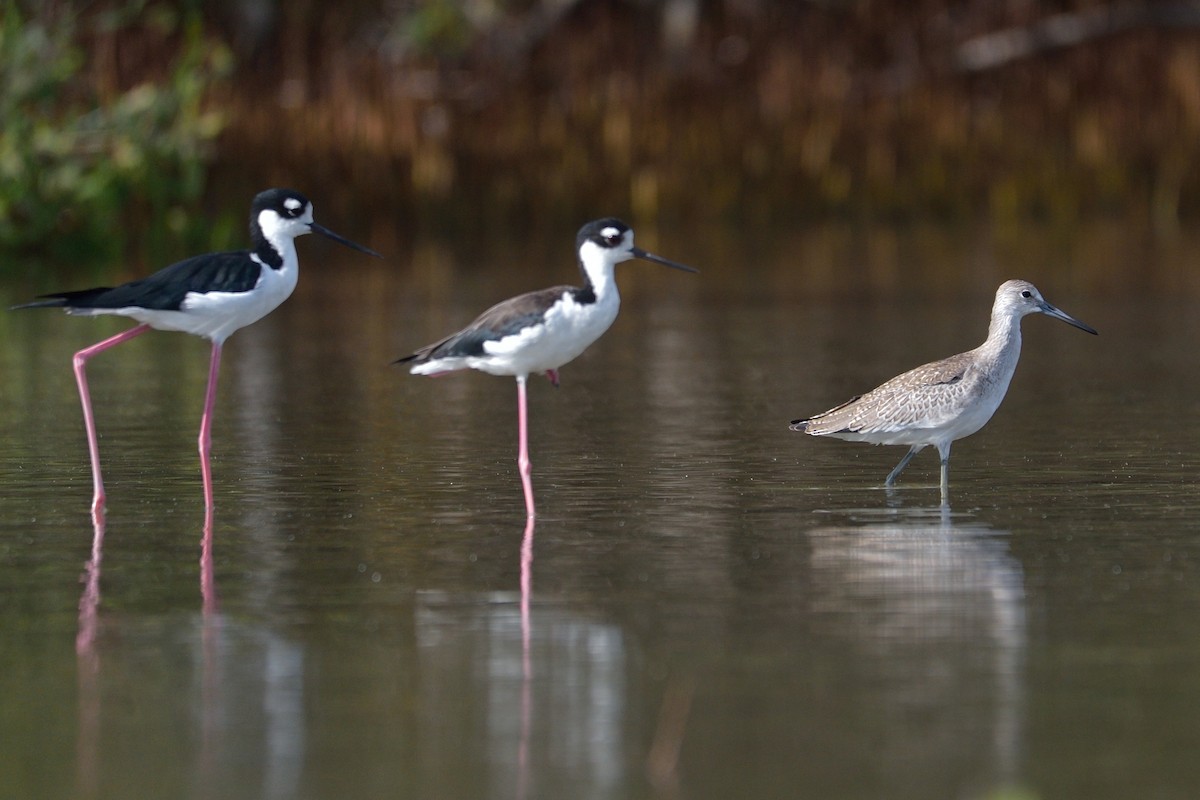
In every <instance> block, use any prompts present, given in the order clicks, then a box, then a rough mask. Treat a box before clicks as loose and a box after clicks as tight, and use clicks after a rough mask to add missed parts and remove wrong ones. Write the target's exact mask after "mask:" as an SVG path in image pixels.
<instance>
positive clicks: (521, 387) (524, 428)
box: [517, 375, 534, 517]
mask: <svg viewBox="0 0 1200 800" xmlns="http://www.w3.org/2000/svg"><path fill="white" fill-rule="evenodd" d="M527 377H528V376H526V375H518V376H517V436H518V437H519V438H520V445H519V449H518V451H517V467H518V468H519V469H520V470H521V486H522V487H523V488H524V489H525V515H526V516H527V517H533V515H534V510H533V481H532V480H530V477H529V476H530V473H531V469H530V467H531V466H532V465H531V464H530V463H529V420H528V413H527V412H526V410H525V380H526V378H527Z"/></svg>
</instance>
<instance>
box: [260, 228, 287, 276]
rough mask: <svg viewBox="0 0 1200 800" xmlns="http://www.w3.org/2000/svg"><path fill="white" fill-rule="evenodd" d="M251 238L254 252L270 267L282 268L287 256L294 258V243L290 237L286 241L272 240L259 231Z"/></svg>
mask: <svg viewBox="0 0 1200 800" xmlns="http://www.w3.org/2000/svg"><path fill="white" fill-rule="evenodd" d="M253 239H254V254H255V255H256V256H258V258H259V260H260V261H262V263H264V264H266V265H267V266H268V267H270V268H271V269H283V266H284V263H285V262H287V260H288V258H289V256H291V257H292V260H295V258H294V254H295V252H296V245H295V243H294V242H293V241H292V240H291V239H288V240H287V241H286V242H273V241H271V240H270V239H268V238H267V237H266V236H263V235H262V233H261V232H258V233H256V235H255V236H254V237H253Z"/></svg>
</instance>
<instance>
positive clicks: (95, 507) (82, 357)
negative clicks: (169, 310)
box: [74, 324, 150, 516]
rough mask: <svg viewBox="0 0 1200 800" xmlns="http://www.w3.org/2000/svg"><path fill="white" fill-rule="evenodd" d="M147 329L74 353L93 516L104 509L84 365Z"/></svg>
mask: <svg viewBox="0 0 1200 800" xmlns="http://www.w3.org/2000/svg"><path fill="white" fill-rule="evenodd" d="M148 330H150V326H149V325H146V324H142V325H138V326H136V327H133V328H130V329H129V330H127V331H125V332H124V333H118V334H117V335H116V336H112V337H110V338H108V339H105V340H104V341H102V342H97V343H96V344H94V345H92V346H91V347H85V348H84V349H82V350H80V351H79V352H78V353H76V354H75V359H74V364H75V383H77V384H78V385H79V401H80V402H81V403H83V426H84V427H85V428H87V437H88V452H89V453H90V454H91V457H92V489H93V491H92V514H93V516H94V515H96V514H100V513H103V511H104V481H103V480H102V479H101V478H100V443H99V441H98V440H97V439H96V418H95V417H94V416H93V415H92V396H91V393H89V392H88V384H87V374H86V372H85V371H84V366H85V365H86V364H87V360H88V359H89V358H91V357H92V356H94V355H96V354H97V353H102V352H104V351H105V350H107V349H108V348H110V347H115V346H117V345H119V344H120V343H121V342H127V341H129V340H130V339H132V338H133V337H135V336H141V335H142V334H143V333H145V332H146V331H148Z"/></svg>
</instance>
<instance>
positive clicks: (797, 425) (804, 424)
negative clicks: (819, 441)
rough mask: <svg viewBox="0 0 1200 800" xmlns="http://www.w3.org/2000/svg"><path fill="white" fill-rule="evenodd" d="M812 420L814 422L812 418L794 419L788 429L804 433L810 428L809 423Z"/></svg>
mask: <svg viewBox="0 0 1200 800" xmlns="http://www.w3.org/2000/svg"><path fill="white" fill-rule="evenodd" d="M810 422H812V420H811V419H794V420H792V422H791V424H790V425H788V429H790V430H793V431H797V432H798V433H804V432H805V430H807V428H808V423H810Z"/></svg>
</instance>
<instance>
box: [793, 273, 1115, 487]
mask: <svg viewBox="0 0 1200 800" xmlns="http://www.w3.org/2000/svg"><path fill="white" fill-rule="evenodd" d="M1033 313H1039V314H1046V315H1047V316H1050V317H1054V318H1055V319H1060V320H1062V321H1063V322H1066V323H1069V324H1071V325H1074V326H1075V327H1076V328H1079V329H1080V330H1083V331H1087V332H1088V333H1091V334H1095V333H1096V331H1095V329H1093V328H1092V327H1090V326H1088V325H1085V324H1084V323H1082V322H1080V321H1079V320H1077V319H1075V318H1074V317H1072V316H1070V315H1068V314H1066V313H1064V312H1063V311H1061V310H1059V309H1057V308H1055V307H1054V306H1052V305H1050V304H1049V303H1047V302H1046V301H1045V299H1043V298H1042V294H1041V292H1039V291H1038V290H1037V287H1035V286H1034V285H1033V284H1032V283H1029V282H1028V281H1015V280H1014V281H1006V282H1004V283H1002V284H1001V285H1000V288H999V289H997V290H996V302H995V304H994V305H993V306H992V321H991V324H990V325H989V326H988V336H987V339H986V340H985V341H984V343H983V344H981V345H979V347H976V348H975V349H974V350H968V351H967V352H965V353H959V354H958V355H956V356H950V357H949V358H944V359H942V360H941V361H932V362H930V363H928V364H925V365H924V366H920V367H917V368H916V369H913V370H909V371H908V372H905V373H904V374H902V375H898V376H896V377H895V378H892V379H891V380H890V381H887V382H886V383H884V384H883V385H881V386H879V387H877V388H875V389H872V390H871V391H869V392H867V393H866V394H864V395H860V396H858V397H855V398H852V399H850V400H848V401H846V402H845V403H842V404H841V405H840V406H835V407H834V408H831V409H829V410H828V411H825V412H823V413H821V414H817V415H816V416H813V417H809V418H808V419H797V420H792V423H791V429H792V430H794V431H799V432H801V433H807V434H809V435H810V436H832V437H834V438H836V439H845V440H847V441H851V442H870V443H871V444H906V445H909V450H908V452H907V453H905V455H904V458H902V459H900V463H899V464H897V465H896V468H895V469H893V470H892V471H891V472H890V473H889V474H888V476H887V479H886V480H885V481H884V485H885V486H888V487H891V486H892V485H893V484H895V482H896V478H897V476H899V475H900V473H901V472H903V471H904V468H905V467H907V466H908V462H910V461H912V459H913V456H915V455H916V454H917V453H919V452H921V450H922V449H924V448H925V447H926V446H928V445H933V446H934V447H936V448H937V450H938V454H939V455H940V456H941V467H942V470H941V471H942V483H941V489H942V502H943V503H946V502H947V499H948V496H949V490H950V472H949V467H950V445H951V444H953V443H954V441H955V440H956V439H962V438H963V437H965V436H970V435H971V434H972V433H975V432H976V431H977V430H979V429H980V428H982V427H983V426H984V425H985V424H987V421H988V420H989V419H991V418H992V414H994V413H995V412H996V409H997V408H999V407H1000V401H1002V400H1003V399H1004V395H1005V393H1006V392H1007V391H1008V384H1009V381H1011V380H1012V376H1013V372H1015V371H1016V369H1017V359H1018V358H1020V356H1021V318H1022V317H1024V316H1025V315H1026V314H1033Z"/></svg>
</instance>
